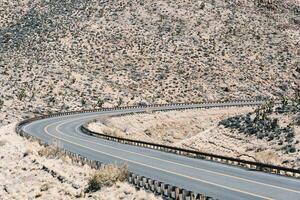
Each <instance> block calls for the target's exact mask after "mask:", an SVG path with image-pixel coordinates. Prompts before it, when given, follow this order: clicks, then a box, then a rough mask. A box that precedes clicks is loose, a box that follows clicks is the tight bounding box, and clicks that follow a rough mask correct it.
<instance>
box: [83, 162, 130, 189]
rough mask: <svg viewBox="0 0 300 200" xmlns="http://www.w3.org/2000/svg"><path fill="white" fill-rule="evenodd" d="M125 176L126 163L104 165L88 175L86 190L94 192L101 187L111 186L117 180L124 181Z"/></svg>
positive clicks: (126, 172) (126, 171)
mask: <svg viewBox="0 0 300 200" xmlns="http://www.w3.org/2000/svg"><path fill="white" fill-rule="evenodd" d="M127 176H128V167H127V165H123V166H117V165H115V164H110V165H105V166H103V167H102V168H101V169H100V170H98V171H96V172H95V174H93V175H92V176H91V177H90V179H89V181H88V187H87V189H86V192H95V191H97V190H100V189H101V188H102V187H108V186H112V185H113V184H115V183H116V182H118V181H125V180H126V178H127Z"/></svg>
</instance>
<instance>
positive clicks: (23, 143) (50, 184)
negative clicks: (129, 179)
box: [0, 123, 158, 200]
mask: <svg viewBox="0 0 300 200" xmlns="http://www.w3.org/2000/svg"><path fill="white" fill-rule="evenodd" d="M14 125H15V123H12V124H10V125H6V126H2V127H0V199H3V200H11V199H19V200H23V199H45V200H47V199H49V200H53V199H57V200H58V199H103V200H106V199H126V200H133V199H141V200H146V199H147V200H148V199H153V200H155V199H158V198H157V197H155V196H154V195H153V194H150V193H146V192H145V191H142V190H141V191H136V190H135V188H134V187H132V186H130V185H129V184H127V183H123V182H118V183H117V184H116V185H114V186H112V187H108V188H102V189H101V190H100V191H98V192H96V193H91V194H84V192H83V191H84V189H85V188H86V186H87V182H88V179H89V177H90V176H91V175H92V174H93V173H94V172H95V170H93V169H91V168H90V167H89V166H87V165H85V166H78V165H74V164H72V162H71V160H70V159H69V158H68V157H62V158H60V159H51V158H46V157H41V156H39V155H38V152H39V150H41V149H43V148H44V147H42V146H40V145H39V144H38V143H37V142H33V141H28V140H26V139H24V138H22V137H20V136H18V135H17V134H16V133H15V132H14ZM45 168H47V169H49V170H53V171H54V172H55V173H56V174H58V175H60V176H61V177H63V178H64V182H63V183H62V182H61V181H59V180H58V178H54V177H53V176H52V175H51V174H50V173H49V172H47V171H46V170H44V169H45Z"/></svg>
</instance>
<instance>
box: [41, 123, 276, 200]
mask: <svg viewBox="0 0 300 200" xmlns="http://www.w3.org/2000/svg"><path fill="white" fill-rule="evenodd" d="M50 125H51V124H49V125H48V126H46V127H45V128H44V131H45V132H46V133H47V134H48V135H50V136H52V137H54V138H57V139H60V140H63V141H66V142H67V143H71V144H74V145H76V146H79V147H82V148H85V149H89V150H91V151H94V152H98V153H101V154H104V155H108V156H110V157H114V158H118V159H120V160H124V161H127V162H131V163H135V164H137V165H141V166H145V167H149V168H152V169H156V170H159V171H163V172H166V173H169V174H174V175H177V176H181V177H184V178H187V179H192V180H195V181H198V182H202V183H206V184H209V185H214V186H217V187H221V188H224V189H227V190H231V191H235V192H239V193H243V194H247V195H251V196H255V197H258V198H261V199H268V200H271V199H272V198H270V197H264V196H260V195H257V194H253V193H250V192H246V191H242V190H239V189H235V188H231V187H227V186H224V185H220V184H217V183H212V182H209V181H205V180H201V179H197V178H194V177H191V176H186V175H183V174H179V173H176V172H172V171H169V170H165V169H161V168H158V167H154V166H150V165H147V164H143V163H140V162H136V161H133V160H130V159H126V158H122V157H119V156H116V155H113V154H110V153H107V152H103V151H99V150H95V149H92V148H90V147H87V146H84V145H81V144H79V143H76V142H71V141H68V140H66V139H63V138H61V137H57V136H55V135H53V134H51V133H50V132H48V127H49V126H50Z"/></svg>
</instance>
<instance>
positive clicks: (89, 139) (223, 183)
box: [23, 102, 300, 200]
mask: <svg viewBox="0 0 300 200" xmlns="http://www.w3.org/2000/svg"><path fill="white" fill-rule="evenodd" d="M247 104H249V103H247ZM258 104H260V102H254V103H253V105H258ZM235 105H241V103H234V102H233V103H209V104H194V105H177V106H161V107H153V108H151V109H152V110H169V109H174V108H194V107H195V108H196V107H200V108H201V107H203V108H204V107H208V108H209V107H218V106H220V107H221V106H235ZM147 109H149V108H128V109H120V110H110V111H101V112H90V113H82V114H73V115H67V116H60V117H53V118H46V119H42V120H38V121H34V122H32V123H29V124H27V125H25V126H23V130H24V131H25V132H27V133H29V134H31V135H32V136H35V137H37V138H39V139H41V140H42V141H44V142H46V143H52V142H53V141H55V140H57V141H59V144H60V145H61V146H60V147H62V148H64V149H66V150H68V151H71V152H74V153H78V154H81V155H83V156H85V157H88V158H89V159H93V160H99V161H101V162H103V163H117V164H122V163H124V162H126V163H127V164H128V168H129V170H130V171H131V172H134V173H136V174H140V175H143V176H146V177H149V178H152V179H156V180H159V181H162V182H165V183H170V184H172V185H176V186H178V187H181V188H185V189H187V190H191V191H195V192H198V193H203V194H205V195H208V196H211V197H214V198H218V199H223V200H242V199H282V200H289V199H290V200H300V179H295V178H289V177H284V176H279V175H273V174H268V173H264V172H258V171H252V170H247V169H243V168H239V167H235V166H229V165H225V164H220V163H216V162H212V161H206V160H201V159H193V158H188V157H184V156H180V155H176V154H171V153H166V152H161V151H157V150H153V149H147V148H142V147H137V146H131V145H126V144H121V143H117V142H113V141H108V140H104V139H100V138H96V137H93V136H89V135H86V134H84V133H83V132H82V131H81V129H80V127H81V125H82V124H84V123H85V122H86V121H88V120H91V119H93V118H95V117H99V116H111V115H116V114H122V113H131V112H139V111H144V110H147Z"/></svg>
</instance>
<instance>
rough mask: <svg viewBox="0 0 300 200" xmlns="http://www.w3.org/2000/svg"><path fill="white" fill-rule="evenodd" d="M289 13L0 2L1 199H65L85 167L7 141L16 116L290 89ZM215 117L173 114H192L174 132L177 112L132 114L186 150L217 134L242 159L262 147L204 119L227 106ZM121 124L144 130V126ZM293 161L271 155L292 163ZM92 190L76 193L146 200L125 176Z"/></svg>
mask: <svg viewBox="0 0 300 200" xmlns="http://www.w3.org/2000/svg"><path fill="white" fill-rule="evenodd" d="M299 13H300V1H299V0H228V1H224V0H202V1H198V0H188V1H183V0H174V1H164V0H157V1H150V0H146V1H145V0H119V1H102V0H70V1H61V0H30V1H29V0H18V1H12V0H1V1H0V155H1V157H0V199H24V198H25V199H26V198H34V197H40V198H41V199H60V198H63V199H73V198H76V196H78V193H80V191H82V190H83V188H84V187H85V186H86V184H87V179H88V177H89V176H90V169H89V168H88V167H87V166H84V167H81V166H80V167H78V166H76V165H73V164H72V163H68V162H67V161H64V160H61V159H53V158H46V157H43V156H40V155H39V154H38V151H39V149H40V148H42V147H40V146H38V145H36V144H35V143H32V142H29V141H26V140H25V139H22V138H20V137H19V136H17V135H16V134H15V133H14V130H13V126H14V124H15V123H16V122H17V121H20V120H22V119H24V118H27V117H32V116H35V115H40V114H46V113H51V112H58V111H59V112H61V111H70V110H79V109H91V108H100V107H112V106H126V105H137V104H154V103H171V102H199V101H210V100H237V99H249V98H256V99H266V98H274V97H275V98H276V97H280V96H291V95H292V93H293V91H295V90H298V89H299V88H300V62H299V43H300V31H299V30H300V16H299ZM194 112H195V113H194ZM198 112H199V113H198ZM237 112H238V113H244V112H248V110H247V109H241V110H238V111H237ZM221 113H222V114H220V113H214V111H211V113H205V110H202V111H186V112H183V113H179V112H178V113H177V112H175V114H174V116H183V119H184V118H187V117H184V116H187V115H190V114H191V115H193V116H194V117H195V118H196V119H197V120H200V124H199V125H196V122H190V123H191V127H185V125H186V124H185V123H181V125H180V127H174V123H173V122H176V123H177V121H178V119H177V118H172V117H171V116H169V115H170V114H169V113H165V114H163V115H161V114H151V115H145V116H141V117H142V118H141V119H147V120H148V119H149V120H150V119H153V117H155V116H156V115H157V117H160V116H162V118H163V119H166V120H167V119H168V118H170V120H171V122H172V123H173V124H172V123H171V122H170V123H171V124H168V123H169V122H166V124H167V127H171V129H172V130H171V131H169V130H168V129H167V128H166V127H164V126H163V125H160V126H159V125H158V124H156V122H155V120H156V119H153V120H154V121H153V124H156V125H157V126H158V128H157V129H153V131H154V130H155V133H156V132H157V131H158V130H160V132H161V133H163V135H152V136H153V137H154V138H157V137H162V142H164V143H170V144H173V143H174V144H176V145H182V146H185V147H187V148H195V149H199V150H203V151H210V150H214V149H215V148H216V146H215V145H214V144H213V142H215V141H220V140H222V139H223V141H222V142H223V143H222V144H223V146H222V147H218V148H219V149H218V148H217V149H216V150H214V151H222V152H224V154H226V155H230V156H240V157H243V156H244V155H243V154H244V153H245V155H246V154H247V155H246V157H247V159H250V158H249V156H254V154H255V153H254V152H255V150H249V151H247V150H246V149H247V148H248V147H249V148H250V149H251V148H252V147H253V148H254V149H255V148H259V147H258V146H260V145H261V146H262V149H264V146H266V145H267V144H268V142H265V141H263V140H259V141H256V140H252V139H250V138H249V142H248V143H246V142H243V141H240V140H239V139H238V138H236V137H237V136H236V134H234V133H232V132H231V131H233V130H229V128H224V127H222V126H221V125H217V124H216V121H215V119H216V118H217V121H220V120H221V119H224V116H232V115H235V113H236V111H228V113H227V111H224V112H223V111H222V112H221ZM223 114H224V116H223ZM203 116H204V117H205V118H204V117H203ZM206 117H208V118H206ZM128 118H130V117H128ZM130 119H132V120H133V122H132V125H134V124H136V125H139V126H140V127H139V128H138V130H142V131H144V129H143V128H145V127H146V126H145V124H144V125H142V122H138V121H137V119H136V121H135V118H134V116H133V117H132V118H130ZM108 120H112V121H113V119H108ZM122 120H123V118H122ZM126 120H127V118H126V117H124V121H126ZM185 120H188V119H185ZM201 120H203V121H201ZM210 120H212V121H210ZM124 121H123V123H124V124H125V122H124ZM185 122H188V121H185ZM112 123H113V122H112ZM197 123H198V122H197ZM124 124H123V125H122V124H120V125H122V127H123V126H125V125H124ZM127 126H128V128H129V130H130V126H129V125H127ZM216 126H217V128H216ZM122 127H121V128H122ZM151 128H153V127H151ZM175 128H181V129H182V130H183V132H182V133H179V132H178V131H175ZM191 128H193V129H191ZM131 129H132V128H131ZM131 131H133V132H130V133H136V134H138V133H140V132H139V131H136V130H131ZM164 131H166V132H164ZM185 131H186V133H187V132H188V133H189V134H185ZM236 131H237V130H236ZM125 132H126V131H125ZM146 132H147V131H146ZM150 133H151V134H154V132H151V130H150ZM183 133H184V134H183ZM199 133H210V136H209V137H207V135H206V134H199ZM143 134H144V133H143ZM148 134H149V133H148ZM133 135H134V134H130V135H129V136H130V137H135V136H133ZM126 136H128V135H126ZM143 137H146V138H152V137H149V136H147V134H146V135H145V136H143ZM193 137H195V140H193V143H194V144H192V141H191V139H190V140H189V138H193ZM241 137H244V136H241ZM182 139H184V140H183V141H182V142H180V141H181V140H182ZM225 140H228V142H226V141H225ZM229 141H230V142H232V144H230V142H229ZM203 143H205V144H207V145H206V147H203V145H202V144H203ZM239 145H241V146H239ZM272 148H273V146H272ZM274 148H275V147H274ZM26 151H29V154H28V153H26ZM262 152H264V151H263V150H262ZM274 152H275V151H272V155H273V153H274ZM278 152H281V151H276V154H275V155H280V156H281V154H280V153H278ZM277 153H278V154H277ZM295 154H297V155H298V153H295ZM25 155H26V156H25ZM293 158H294V157H292V158H291V157H290V154H285V155H284V156H283V157H282V159H290V160H289V161H288V165H291V166H298V164H295V163H299V161H293ZM280 159H281V157H280ZM272 162H273V161H272ZM278 162H279V163H281V160H280V161H278ZM293 163H294V164H293ZM43 165H45V166H46V167H47V168H51V169H53V170H54V171H56V172H58V173H59V174H60V173H62V174H65V175H64V176H66V177H67V179H68V180H69V183H74V184H75V185H74V186H75V187H76V188H77V185H78V189H76V188H74V186H72V184H69V183H60V182H59V181H58V180H57V179H56V178H53V177H51V175H50V174H48V173H47V172H45V171H43V170H42V169H43ZM43 183H45V184H46V185H45V186H43V188H40V187H41V186H42V184H43ZM61 188H63V189H61ZM125 191H126V192H125ZM91 195H92V196H91V197H88V196H86V197H79V198H91V199H93V198H100V199H101V198H104V199H105V198H107V197H109V198H110V199H113V198H119V199H123V198H125V199H127V198H128V199H135V198H136V199H139V198H140V199H143V198H144V199H151V198H154V197H153V196H148V194H145V193H143V192H136V191H135V190H134V188H132V187H130V186H128V185H127V184H125V183H117V185H114V186H112V187H108V188H106V189H102V190H101V192H96V193H93V194H91ZM108 195H112V196H111V197H110V196H108ZM144 195H146V196H145V197H144ZM79 196H80V195H79Z"/></svg>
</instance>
